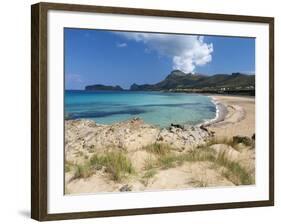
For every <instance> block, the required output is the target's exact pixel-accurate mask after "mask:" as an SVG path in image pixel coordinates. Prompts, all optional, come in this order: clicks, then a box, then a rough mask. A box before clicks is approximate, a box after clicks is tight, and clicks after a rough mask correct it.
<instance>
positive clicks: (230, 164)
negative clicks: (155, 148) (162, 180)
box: [146, 144, 254, 185]
mask: <svg viewBox="0 0 281 224" xmlns="http://www.w3.org/2000/svg"><path fill="white" fill-rule="evenodd" d="M210 146H211V145H209V144H206V145H205V146H200V148H197V149H194V150H192V151H189V152H185V153H179V154H176V153H172V152H171V151H170V152H169V153H165V154H164V153H158V154H157V158H156V160H154V161H149V164H148V165H147V166H146V168H148V170H149V169H152V168H161V169H168V168H172V167H176V166H179V165H182V164H183V163H184V162H211V163H212V164H213V165H214V167H223V168H224V169H223V173H222V175H223V176H224V177H225V178H227V179H228V180H229V181H231V182H232V183H234V184H235V185H249V184H253V183H254V179H253V177H252V176H251V174H250V173H249V172H248V171H247V170H246V169H245V168H243V167H242V166H241V165H240V164H239V162H238V161H232V160H230V159H228V157H227V155H226V152H222V153H219V154H217V153H216V152H215V150H214V149H212V148H211V147H210Z"/></svg>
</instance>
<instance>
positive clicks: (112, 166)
mask: <svg viewBox="0 0 281 224" xmlns="http://www.w3.org/2000/svg"><path fill="white" fill-rule="evenodd" d="M90 164H91V166H92V167H93V168H94V169H101V168H103V167H104V168H105V172H106V173H109V174H110V176H111V178H112V179H113V180H114V181H120V180H121V179H122V178H123V177H125V176H127V175H129V174H133V173H134V172H135V171H134V168H133V165H132V163H131V161H130V160H129V159H128V158H127V156H126V155H125V154H124V153H123V152H120V151H117V152H113V151H111V152H106V153H103V154H95V155H93V156H92V157H91V159H90Z"/></svg>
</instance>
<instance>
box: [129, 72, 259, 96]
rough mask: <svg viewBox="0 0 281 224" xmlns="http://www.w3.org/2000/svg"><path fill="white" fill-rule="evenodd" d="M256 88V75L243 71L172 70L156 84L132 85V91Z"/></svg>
mask: <svg viewBox="0 0 281 224" xmlns="http://www.w3.org/2000/svg"><path fill="white" fill-rule="evenodd" d="M221 88H224V89H254V88H255V75H247V74H243V73H232V74H214V75H212V76H207V75H203V74H197V73H195V74H192V73H184V72H182V71H180V70H174V71H172V72H171V73H170V74H169V75H168V76H167V77H166V78H165V79H164V80H162V81H160V82H158V83H156V84H143V85H138V84H136V83H134V84H133V85H131V87H130V90H131V91H157V90H173V89H174V90H175V89H221Z"/></svg>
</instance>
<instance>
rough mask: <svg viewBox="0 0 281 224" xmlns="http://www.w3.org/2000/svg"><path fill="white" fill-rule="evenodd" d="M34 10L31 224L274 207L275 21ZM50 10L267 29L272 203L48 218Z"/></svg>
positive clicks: (84, 8)
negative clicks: (244, 24)
mask: <svg viewBox="0 0 281 224" xmlns="http://www.w3.org/2000/svg"><path fill="white" fill-rule="evenodd" d="M31 9H32V10H31V28H32V30H31V40H32V44H31V59H32V64H31V77H32V80H31V112H32V114H31V118H32V119H31V127H32V129H31V134H32V141H31V143H32V147H31V161H32V163H31V176H32V178H31V186H32V189H31V217H32V218H33V219H36V220H39V221H45V220H59V219H77V218H91V217H108V216H124V215H141V214H155V213H170V212H187V211H198V210H214V209H227V208H242V207H259V206H273V205H274V18H271V17H256V16H240V15H223V14H210V13H195V12H183V11H162V10H150V9H137V8H117V7H103V6H90V5H72V4H56V3H38V4H35V5H32V7H31ZM49 10H64V11H79V12H89V13H91V12H98V13H111V14H128V15H141V16H158V17H170V18H172V17H173V18H195V19H206V20H224V21H236V22H237V21H238V22H254V23H264V24H269V74H270V77H269V89H270V93H269V97H270V99H269V102H270V107H269V115H270V120H269V142H270V144H269V164H270V167H269V200H264V201H248V202H247V201H245V202H233V203H216V204H204V205H186V206H171V207H153V208H140V209H133V208H132V209H126V210H108V211H88V212H77V213H61V214H48V210H47V208H48V206H47V204H48V200H47V198H48V197H47V196H48V195H47V175H48V174H47V154H48V148H47V138H48V136H47V124H48V119H47V108H48V104H47V79H48V77H47V63H48V62H47V36H48V35H47V13H48V11H49Z"/></svg>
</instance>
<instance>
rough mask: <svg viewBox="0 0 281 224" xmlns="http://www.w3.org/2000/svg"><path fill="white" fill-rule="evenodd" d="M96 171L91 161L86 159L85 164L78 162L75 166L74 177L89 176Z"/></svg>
mask: <svg viewBox="0 0 281 224" xmlns="http://www.w3.org/2000/svg"><path fill="white" fill-rule="evenodd" d="M93 173H94V170H93V168H92V166H91V164H90V163H89V161H86V162H85V163H83V164H77V165H76V166H75V173H74V177H73V179H77V178H88V177H90V176H91V175H92V174H93Z"/></svg>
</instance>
